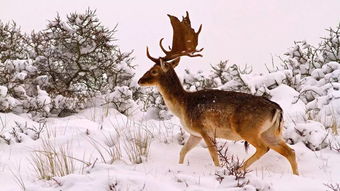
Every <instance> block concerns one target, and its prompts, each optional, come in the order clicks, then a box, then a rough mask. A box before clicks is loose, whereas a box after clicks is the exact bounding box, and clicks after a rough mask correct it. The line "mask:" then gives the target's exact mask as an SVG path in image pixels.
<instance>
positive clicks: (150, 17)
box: [0, 0, 340, 75]
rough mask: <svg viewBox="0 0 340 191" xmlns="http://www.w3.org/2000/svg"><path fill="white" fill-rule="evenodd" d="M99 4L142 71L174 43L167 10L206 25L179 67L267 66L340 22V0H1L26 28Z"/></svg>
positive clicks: (1, 12)
mask: <svg viewBox="0 0 340 191" xmlns="http://www.w3.org/2000/svg"><path fill="white" fill-rule="evenodd" d="M88 7H90V8H91V9H96V10H97V15H98V17H99V19H100V21H101V22H102V23H103V24H104V25H105V26H106V27H109V28H113V27H114V26H115V25H116V24H117V23H118V32H117V33H116V38H117V39H118V42H117V43H118V45H119V46H120V47H121V49H122V50H123V51H129V50H132V49H133V50H134V51H135V52H134V56H135V57H136V60H135V64H138V65H139V66H138V68H137V69H138V71H137V75H140V74H142V73H144V71H145V70H146V69H147V68H148V67H149V66H151V62H150V61H148V59H147V58H146V56H145V47H146V46H149V47H150V52H151V55H153V56H154V57H158V56H163V55H162V54H161V50H160V48H159V47H158V42H159V39H161V38H163V37H164V38H165V40H164V42H163V44H164V45H165V47H167V45H168V44H171V38H172V29H171V25H170V22H169V19H168V17H167V16H166V14H172V15H175V16H178V17H181V16H184V15H185V11H186V10H187V11H189V13H190V18H191V21H192V26H193V27H194V28H195V29H196V30H197V29H198V27H199V25H200V24H203V29H202V32H201V34H200V37H199V45H198V48H204V51H203V56H204V57H202V58H185V59H182V62H181V63H180V66H179V67H178V68H177V69H176V70H177V71H178V72H179V73H180V74H182V73H183V71H184V68H189V69H193V70H197V69H201V70H208V69H209V68H210V67H209V65H210V64H216V63H218V62H219V61H221V60H229V63H230V64H234V63H235V64H238V65H241V66H242V65H245V64H249V65H251V66H253V68H254V70H255V71H257V72H262V71H266V69H265V65H264V64H271V59H272V56H273V57H274V58H276V56H279V55H282V54H283V53H285V51H287V49H288V48H289V47H291V46H292V45H293V42H294V41H298V40H307V42H310V43H312V44H314V45H316V44H317V43H318V42H319V41H320V37H322V36H325V35H326V34H327V33H326V31H325V29H326V28H329V27H335V26H337V25H338V24H339V22H340V1H339V0H256V1H255V0H234V1H230V0H216V1H214V0H211V1H208V0H191V1H188V0H171V1H161V0H140V1H137V0H135V1H133V0H120V1H116V0H95V1H90V0H53V1H48V0H0V19H1V20H2V21H3V22H8V21H11V20H14V21H15V22H16V23H17V24H18V25H19V26H21V29H22V30H23V31H25V32H30V31H31V30H41V29H43V28H45V26H46V25H47V21H48V20H52V19H53V18H54V17H55V16H56V14H57V13H59V14H60V15H61V16H62V18H65V15H66V14H67V13H70V12H74V11H77V12H84V11H85V10H86V9H87V8H88Z"/></svg>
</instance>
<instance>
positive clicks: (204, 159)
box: [0, 107, 340, 191]
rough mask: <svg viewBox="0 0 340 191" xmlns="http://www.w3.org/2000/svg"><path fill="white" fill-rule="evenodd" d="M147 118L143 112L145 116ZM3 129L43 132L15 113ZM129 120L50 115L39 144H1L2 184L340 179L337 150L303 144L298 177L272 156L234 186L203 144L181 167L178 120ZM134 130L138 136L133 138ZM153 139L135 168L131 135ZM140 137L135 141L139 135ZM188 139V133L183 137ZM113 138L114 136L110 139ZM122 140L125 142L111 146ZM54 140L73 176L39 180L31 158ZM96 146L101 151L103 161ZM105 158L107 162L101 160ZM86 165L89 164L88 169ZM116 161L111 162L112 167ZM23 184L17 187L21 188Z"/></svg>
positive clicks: (224, 186) (255, 183)
mask: <svg viewBox="0 0 340 191" xmlns="http://www.w3.org/2000/svg"><path fill="white" fill-rule="evenodd" d="M141 115H142V114H141ZM0 118H1V122H2V126H1V127H0V129H2V130H1V131H2V132H6V131H10V129H12V128H13V127H17V126H18V124H15V123H20V124H27V125H26V126H25V127H26V129H29V127H38V126H39V125H38V124H37V123H36V122H33V121H31V120H29V119H27V118H25V117H22V116H18V115H15V114H12V113H7V114H4V113H1V114H0ZM141 118H143V116H137V117H134V118H133V119H128V118H126V117H125V116H123V115H121V114H119V113H117V112H115V111H114V110H107V109H106V108H103V107H101V108H90V109H87V110H85V111H83V112H81V113H79V114H76V115H73V116H70V117H66V118H49V119H48V120H47V122H46V125H45V127H44V128H45V129H44V130H43V131H42V132H41V134H40V138H39V139H37V140H36V141H34V140H33V139H32V138H31V137H32V136H31V135H30V133H26V134H27V135H25V133H21V134H20V133H19V137H20V139H21V140H22V142H21V143H13V144H10V145H7V144H5V143H4V142H3V141H2V140H1V141H0V143H1V144H0V153H1V154H0V177H1V178H0V185H1V189H0V190H2V191H18V190H23V187H25V189H26V190H27V191H52V190H53V191H60V190H63V191H70V190H82V191H85V190H88V191H93V190H154V191H158V190H169V191H174V190H279V191H281V190H282V191H283V190H306V191H307V190H308V191H310V190H327V189H328V190H330V189H329V188H328V187H326V186H325V184H333V185H335V183H339V181H340V163H339V161H340V153H339V152H336V151H334V150H330V149H328V148H326V149H322V150H320V151H311V150H310V149H308V148H307V147H306V146H305V145H304V144H303V143H302V142H299V143H297V144H296V145H292V148H294V149H295V151H296V154H297V161H298V165H299V170H300V176H295V175H292V173H291V170H290V165H289V163H288V161H287V160H286V159H285V158H283V157H282V156H280V155H279V154H277V153H276V152H273V151H269V152H268V153H267V154H266V155H265V156H264V157H262V158H261V159H260V160H259V161H257V162H256V163H255V164H253V165H252V166H251V167H250V169H249V170H251V172H250V173H248V174H247V175H246V180H243V181H247V182H248V181H249V182H248V185H246V186H245V187H243V188H237V187H236V183H237V182H236V181H235V180H234V177H233V176H225V178H224V179H223V180H222V181H221V182H219V181H218V180H217V176H216V175H215V174H216V173H218V172H219V171H221V169H220V168H217V167H215V166H214V165H213V163H212V160H211V159H210V156H209V154H208V150H207V149H206V148H205V146H204V144H200V145H199V146H197V147H196V148H194V149H193V150H192V151H191V152H189V154H188V155H187V157H186V160H185V163H184V164H183V165H181V164H178V155H179V151H180V149H181V145H180V144H179V140H178V139H179V137H180V136H179V135H180V134H181V133H180V125H179V122H178V121H177V120H176V118H173V119H172V120H169V121H154V120H141ZM135 132H137V133H135ZM126 135H128V136H130V137H134V138H138V137H143V136H144V137H148V138H149V139H150V142H151V145H150V148H149V152H148V156H147V157H143V158H142V159H141V160H142V163H140V164H133V163H132V162H131V161H130V160H129V158H128V156H127V152H126V149H127V148H129V147H128V146H127V145H126V144H125V143H126V142H124V140H123V139H125V138H127V137H128V136H126ZM136 135H137V136H136ZM183 137H186V136H183ZM111 138H112V139H111ZM117 140H120V143H118V142H115V143H109V142H110V141H117ZM46 142H49V144H50V145H54V147H55V148H57V149H59V148H66V149H65V150H66V152H67V156H68V157H69V158H72V160H71V161H73V163H74V166H75V169H74V170H73V171H74V172H73V173H72V174H69V175H66V176H63V177H53V178H52V179H50V180H39V178H38V177H37V173H36V171H35V170H34V165H33V164H34V162H33V158H34V157H33V156H34V153H37V152H38V151H42V148H43V147H42V145H44V144H45V143H46ZM115 144H116V145H119V146H120V147H121V150H120V152H121V155H122V156H121V157H120V159H117V160H115V161H110V159H111V158H110V157H109V155H107V153H106V152H105V151H104V150H103V149H104V147H106V148H109V146H104V145H110V146H111V147H114V146H113V145H115ZM227 146H228V149H229V150H228V155H234V156H237V157H238V158H240V159H241V160H244V159H246V158H247V157H249V156H250V155H251V154H252V153H253V152H254V149H253V148H252V147H250V150H249V151H248V153H247V152H245V150H244V147H243V143H241V142H236V143H234V142H231V141H229V142H228V143H227ZM96 148H99V149H101V150H102V154H103V155H104V156H103V157H101V156H100V153H99V152H98V150H97V149H96ZM103 158H105V159H106V164H105V162H104V161H103ZM85 163H86V164H85ZM111 163H112V164H111ZM19 182H21V185H22V186H23V187H21V186H20V183H19Z"/></svg>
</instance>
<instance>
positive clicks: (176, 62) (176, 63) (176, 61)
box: [169, 57, 181, 68]
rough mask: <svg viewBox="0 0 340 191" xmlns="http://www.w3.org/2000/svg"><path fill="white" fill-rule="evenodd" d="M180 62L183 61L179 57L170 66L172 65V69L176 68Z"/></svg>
mask: <svg viewBox="0 0 340 191" xmlns="http://www.w3.org/2000/svg"><path fill="white" fill-rule="evenodd" d="M180 60H181V57H178V58H176V59H174V60H172V61H171V62H170V63H169V64H171V67H172V68H175V67H176V66H177V65H178V64H179V61H180Z"/></svg>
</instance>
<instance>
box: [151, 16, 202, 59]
mask: <svg viewBox="0 0 340 191" xmlns="http://www.w3.org/2000/svg"><path fill="white" fill-rule="evenodd" d="M168 16H169V18H170V22H171V25H172V28H173V38H172V47H171V48H170V47H169V49H170V50H169V51H168V50H165V48H164V47H163V45H162V41H163V39H164V38H162V39H161V40H160V41H159V46H160V47H161V49H162V51H163V52H164V53H165V56H164V57H159V58H158V59H157V58H154V57H152V56H150V53H149V49H148V47H146V55H147V57H148V58H149V59H150V60H152V61H153V62H155V63H156V64H159V63H160V59H162V60H163V61H169V60H173V59H175V58H178V57H181V56H190V57H196V56H202V55H201V54H194V53H197V52H201V51H202V50H203V48H202V49H200V50H196V47H197V45H198V35H199V33H200V32H201V30H202V25H200V27H199V29H198V31H197V32H195V30H194V29H192V28H191V22H190V18H189V13H188V12H186V16H185V17H183V19H182V21H180V20H179V19H178V18H177V17H175V16H172V15H168Z"/></svg>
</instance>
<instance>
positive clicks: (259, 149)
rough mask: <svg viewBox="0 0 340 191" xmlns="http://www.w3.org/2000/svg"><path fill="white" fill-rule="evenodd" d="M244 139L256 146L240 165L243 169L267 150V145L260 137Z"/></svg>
mask: <svg viewBox="0 0 340 191" xmlns="http://www.w3.org/2000/svg"><path fill="white" fill-rule="evenodd" d="M245 140H246V141H248V142H249V143H250V144H251V145H253V146H254V147H255V148H256V152H255V153H254V154H253V155H252V156H251V157H250V158H248V159H247V160H246V161H245V162H244V164H243V166H242V167H241V168H243V169H246V168H248V167H249V166H250V165H252V164H253V163H254V162H255V161H257V160H258V159H260V158H261V157H262V156H263V155H264V154H266V153H267V152H268V151H269V147H268V146H267V145H266V144H265V143H264V142H263V141H262V140H261V139H260V138H249V137H247V138H246V139H245Z"/></svg>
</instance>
